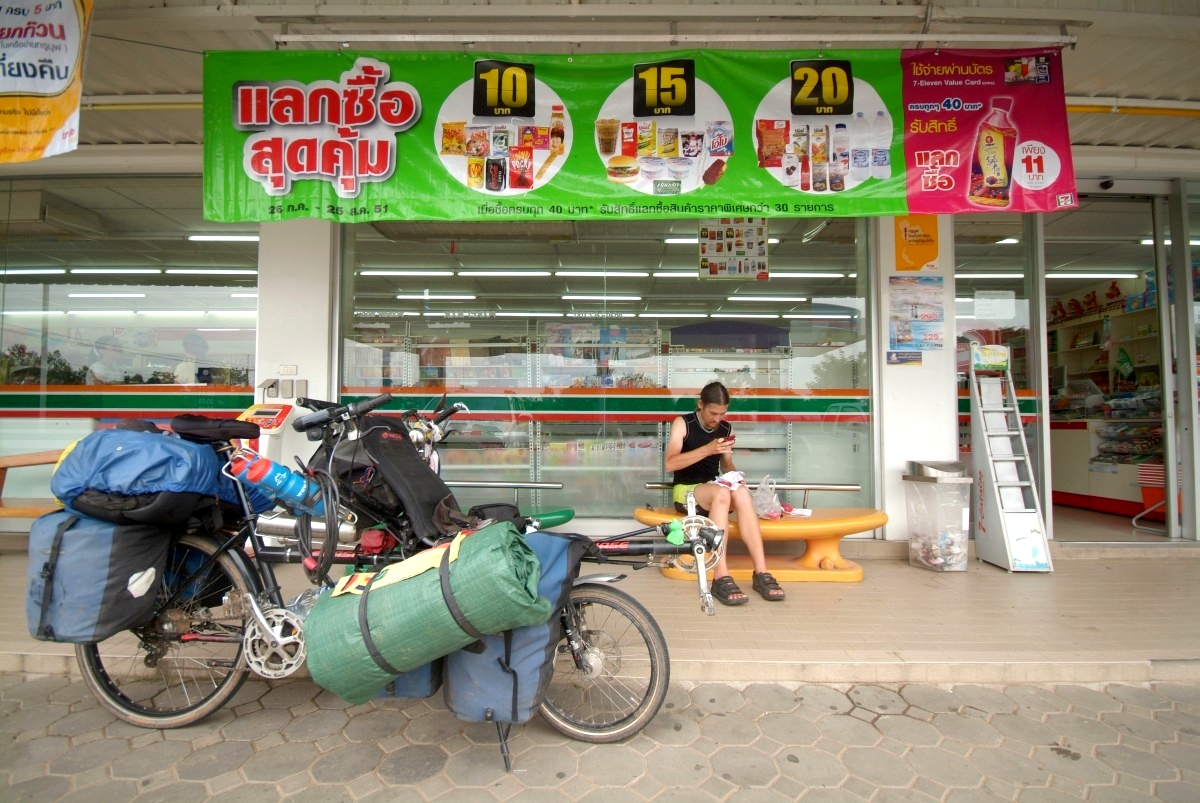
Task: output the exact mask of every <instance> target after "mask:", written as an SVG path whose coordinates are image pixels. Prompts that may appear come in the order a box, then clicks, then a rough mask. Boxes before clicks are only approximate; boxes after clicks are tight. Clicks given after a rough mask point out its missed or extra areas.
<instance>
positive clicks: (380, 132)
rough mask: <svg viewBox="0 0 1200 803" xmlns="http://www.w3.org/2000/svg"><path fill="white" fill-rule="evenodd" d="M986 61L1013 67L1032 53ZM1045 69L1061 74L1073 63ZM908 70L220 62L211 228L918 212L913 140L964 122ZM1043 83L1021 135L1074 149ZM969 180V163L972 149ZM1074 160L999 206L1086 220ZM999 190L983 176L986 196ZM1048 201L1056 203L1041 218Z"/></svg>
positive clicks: (869, 58) (943, 207) (208, 160)
mask: <svg viewBox="0 0 1200 803" xmlns="http://www.w3.org/2000/svg"><path fill="white" fill-rule="evenodd" d="M988 53H990V54H992V55H991V56H989V59H991V60H999V61H1000V62H1002V63H1004V64H1007V63H1008V61H1010V60H1011V59H1015V58H1019V57H1021V55H1022V53H1026V52H1025V51H1022V53H1018V54H1011V53H1010V54H998V53H995V52H994V51H988ZM1027 54H1028V55H1029V57H1030V58H1039V59H1046V60H1047V64H1049V65H1052V67H1053V70H1052V72H1054V73H1056V74H1057V72H1058V69H1057V68H1058V65H1059V57H1058V52H1057V51H1054V50H1039V51H1028V52H1027ZM903 63H907V62H906V61H905V60H904V59H902V54H901V52H900V51H894V50H893V51H888V50H870V51H836V52H835V51H824V52H812V53H787V52H777V51H776V52H761V51H716V52H704V51H696V52H692V51H686V52H685V51H670V52H659V53H639V54H587V55H578V54H577V55H570V56H567V55H505V54H478V53H471V54H466V53H461V52H460V53H392V52H387V53H362V52H358V53H347V52H340V53H339V52H311V51H309V52H283V53H280V52H269V53H264V52H246V51H239V52H212V53H208V54H206V55H205V72H204V115H205V131H204V151H205V167H204V180H205V194H204V201H205V217H206V218H207V219H209V220H217V221H229V222H233V221H270V220H285V219H290V218H306V217H316V218H324V219H327V220H334V221H339V222H364V221H372V220H396V219H405V220H461V221H471V220H531V219H539V220H546V219H559V220H566V219H571V220H581V219H592V220H611V219H630V218H724V217H731V216H735V217H808V216H816V217H857V216H870V215H900V214H905V213H907V212H908V211H909V209H910V204H911V203H912V202H913V201H914V200H915V199H914V198H913V188H912V187H911V186H910V183H909V180H908V178H907V176H906V172H907V171H906V164H905V160H906V158H907V157H906V153H907V143H908V139H909V138H910V137H912V136H914V134H913V133H912V132H913V131H914V130H918V129H919V130H922V131H923V130H925V129H926V128H936V127H938V126H940V127H942V128H948V127H949V124H948V123H945V122H942V123H938V124H937V125H934V123H931V122H929V121H930V118H931V117H932V115H933V112H932V111H931V110H929V109H928V108H926V106H925V105H923V104H927V103H930V102H932V101H913V102H912V104H915V106H916V109H917V110H916V111H914V112H912V113H911V114H910V112H909V111H908V109H909V105H911V104H909V101H908V99H907V97H906V93H907V91H908V90H907V87H908V86H909V85H910V84H915V83H916V79H915V76H912V75H908V74H907V73H903V72H902V64H903ZM989 63H990V62H989ZM1036 86H1037V87H1038V88H1039V94H1038V97H1039V98H1040V97H1042V93H1046V95H1047V96H1046V99H1045V103H1044V104H1041V106H1040V107H1041V111H1040V112H1039V114H1040V115H1041V116H1040V117H1039V118H1038V120H1036V121H1033V120H1023V121H1022V122H1021V123H1020V136H1021V137H1022V138H1023V139H1022V142H1023V141H1024V139H1029V138H1032V139H1033V140H1034V141H1036V142H1037V143H1046V142H1053V143H1058V142H1060V141H1061V142H1064V143H1065V142H1066V141H1067V140H1066V137H1067V134H1066V110H1065V106H1064V105H1063V96H1062V84H1061V76H1059V78H1058V81H1057V83H1054V82H1051V83H1050V84H1049V86H1043V85H1040V84H1039V85H1036ZM1055 87H1057V92H1058V95H1057V101H1056V102H1057V107H1056V108H1057V110H1055V106H1054V103H1055V101H1054V99H1053V98H1052V97H1051V94H1052V90H1053V89H1054V88H1055ZM1004 91H1005V92H1006V93H1007V94H1006V97H1009V96H1011V95H1013V94H1014V93H1012V92H1010V91H1009V90H1008V88H1007V87H1005V90H1004ZM979 94H981V95H983V94H986V93H985V92H984V91H983V90H982V89H979ZM972 97H974V96H972ZM975 102H976V101H974V100H972V101H970V103H971V104H972V106H971V108H974V106H973V104H974V103H975ZM1039 103H1040V102H1039ZM1022 104H1023V107H1024V106H1032V104H1030V103H1026V102H1025V101H1022ZM953 105H954V104H953V103H952V104H951V106H953ZM1022 113H1024V112H1022ZM939 114H940V113H939ZM963 114H964V115H965V114H966V112H963ZM1000 122H1003V121H993V124H995V125H999V123H1000ZM955 125H956V126H959V125H961V126H967V125H968V122H967V120H966V118H965V117H964V118H963V120H962V122H961V123H960V122H956V123H955ZM988 130H989V131H990V130H991V129H988ZM971 136H972V138H974V137H975V132H974V130H973V131H972V135H971ZM1011 139H1012V140H1013V142H1012V143H1011V144H1012V145H1013V151H1014V153H1017V148H1018V145H1019V143H1018V142H1017V141H1016V140H1017V138H1016V137H1015V136H1014V137H1012V138H1011ZM989 141H990V140H989ZM1004 142H1005V143H1007V142H1008V141H1007V140H1004ZM947 147H948V146H947ZM943 150H945V148H943ZM938 159H939V162H941V161H949V159H948V157H946V156H945V155H943V156H939V157H938ZM955 163H956V164H966V165H967V166H968V168H969V167H970V165H971V159H970V158H969V154H967V153H966V152H965V151H964V152H963V154H962V155H959V156H958V157H956V162H955ZM988 164H989V166H990V165H991V164H992V163H991V162H988ZM1059 164H1060V165H1061V168H1060V169H1059V171H1058V174H1057V175H1056V177H1055V180H1053V181H1049V180H1048V179H1044V181H1045V186H1044V187H1043V188H1042V189H1044V190H1045V192H1043V193H1034V192H1032V191H1024V192H1013V191H1009V193H1008V196H1007V197H1008V199H1009V205H1008V206H1007V207H1003V208H1008V209H1011V210H1012V211H1043V209H1044V208H1055V209H1057V208H1065V207H1069V206H1073V205H1074V203H1075V200H1074V177H1073V175H1072V173H1071V170H1070V156H1069V149H1068V150H1067V152H1066V159H1065V161H1063V160H1062V158H1061V157H1060V161H1059ZM994 172H995V171H993V173H994ZM1009 174H1011V171H1009ZM1009 174H1005V175H1009ZM998 181H999V179H998V178H997V176H996V175H992V174H989V176H988V177H986V178H985V182H986V183H987V188H988V189H989V190H995V189H996V187H998V186H999V184H998ZM943 183H944V182H943ZM934 184H935V185H936V184H937V182H934ZM968 185H969V181H968V182H965V183H962V184H960V185H959V186H960V187H961V191H960V193H959V195H961V196H962V198H949V197H932V196H930V195H929V194H926V195H922V196H920V197H919V200H920V202H921V203H922V204H924V205H923V206H921V207H920V208H921V209H922V211H927V212H937V211H959V210H958V207H959V206H961V205H962V204H963V203H966V204H971V203H972V201H971V200H970V198H969V197H968V195H967V192H968ZM951 189H953V188H951ZM1047 193H1048V194H1049V195H1047ZM943 194H945V191H943ZM993 194H995V193H993ZM1068 196H1069V198H1068ZM1046 197H1050V198H1051V200H1052V201H1053V202H1054V203H1055V204H1056V205H1055V206H1053V207H1043V206H1042V205H1043V204H1045V202H1046ZM964 199H966V200H964ZM931 205H932V206H933V207H939V205H940V207H939V208H930V206H931ZM976 206H977V207H978V210H980V211H994V210H995V209H996V208H998V207H997V205H995V204H992V203H988V204H986V205H983V204H977V205H976Z"/></svg>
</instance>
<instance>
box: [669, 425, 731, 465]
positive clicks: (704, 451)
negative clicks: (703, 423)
mask: <svg viewBox="0 0 1200 803" xmlns="http://www.w3.org/2000/svg"><path fill="white" fill-rule="evenodd" d="M686 434H687V424H685V423H683V418H676V419H675V420H674V421H672V422H671V437H670V439H668V441H667V453H666V459H665V460H664V461H663V468H665V469H666V471H667V472H668V473H674V472H676V471H679V470H680V469H684V468H687V467H688V466H690V465H692V464H693V463H695V462H697V461H699V460H702V459H704V458H705V457H708V456H710V455H714V454H720V453H723V455H722V458H721V461H722V464H724V462H725V461H726V460H732V458H730V457H729V452H730V451H731V450H732V449H733V444H732V442H730V443H725V442H723V441H721V440H720V439H717V440H711V441H709V442H708V443H706V444H704V445H703V446H698V447H696V448H695V449H692V450H691V451H690V452H685V451H683V436H684V435H686Z"/></svg>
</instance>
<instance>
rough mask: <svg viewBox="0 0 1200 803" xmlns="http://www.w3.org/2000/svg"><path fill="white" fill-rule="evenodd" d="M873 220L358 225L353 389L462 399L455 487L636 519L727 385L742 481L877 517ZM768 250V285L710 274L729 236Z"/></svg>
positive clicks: (347, 378) (471, 498)
mask: <svg viewBox="0 0 1200 803" xmlns="http://www.w3.org/2000/svg"><path fill="white" fill-rule="evenodd" d="M758 227H761V230H760V229H759V228H758ZM865 227H866V226H865V221H857V220H769V221H761V222H756V221H752V220H745V221H742V220H737V219H735V220H729V221H725V222H722V223H721V224H720V229H721V231H720V234H721V237H720V239H719V240H718V239H717V238H716V237H715V234H716V229H717V223H716V222H705V221H699V222H698V221H694V220H693V221H627V222H620V223H601V222H571V221H564V222H542V223H538V222H531V223H513V224H502V225H496V224H471V223H463V224H425V223H392V224H374V225H371V226H361V227H356V228H355V237H354V244H353V248H352V251H353V254H354V257H353V264H354V270H353V275H352V276H351V277H348V279H347V282H348V286H347V288H346V293H345V296H346V297H347V298H348V299H352V303H351V307H352V309H351V310H350V312H349V314H348V315H346V316H345V320H346V324H345V328H344V333H343V336H344V340H343V346H344V352H343V357H342V365H343V392H344V393H346V394H349V395H367V394H372V393H377V392H379V391H380V390H388V391H390V392H391V393H393V395H397V396H399V397H401V399H402V400H403V401H402V404H403V405H405V406H412V407H418V408H424V409H430V408H432V407H433V406H435V405H436V404H437V403H438V401H439V400H440V399H441V397H442V396H443V395H445V396H446V398H447V399H448V400H449V401H452V402H453V401H459V402H463V403H464V404H466V405H467V406H468V407H469V408H470V410H471V412H470V414H469V415H463V416H461V417H460V418H459V422H458V423H457V425H456V427H455V429H456V430H457V431H456V433H455V434H454V435H453V436H452V437H451V438H450V439H449V440H448V441H447V442H446V443H445V445H444V447H443V451H442V465H443V475H444V476H445V477H446V478H447V479H448V480H451V481H456V480H483V479H486V480H492V481H497V482H502V483H503V482H506V483H513V482H534V481H536V482H550V483H562V485H563V489H562V490H561V491H539V492H537V493H536V494H526V495H523V496H520V497H518V498H519V500H520V501H521V503H522V504H529V503H530V501H531V496H532V499H533V500H535V502H536V505H537V506H540V507H547V506H558V505H569V506H571V507H573V508H575V510H576V511H577V514H578V515H580V516H581V517H616V516H620V517H625V516H628V514H629V512H630V511H631V510H632V509H633V508H634V507H636V506H639V505H644V504H646V503H647V502H654V503H656V504H661V503H662V502H664V501H665V497H663V498H662V499H660V498H659V496H660V495H659V493H658V492H651V491H647V490H646V489H645V487H644V486H645V483H646V482H650V481H658V480H661V479H664V475H663V470H662V459H663V458H662V449H663V445H664V443H665V439H666V435H667V431H668V429H669V424H670V421H671V419H672V418H673V417H674V416H676V415H679V414H681V413H685V412H688V411H690V410H691V409H692V408H693V407H694V405H695V401H696V397H697V394H698V393H699V390H700V388H701V387H702V386H703V385H704V384H706V383H707V382H709V381H713V380H718V381H721V382H722V383H724V384H725V385H726V386H727V387H728V388H729V390H730V393H731V396H732V403H731V406H730V413H731V416H732V417H733V421H734V425H735V427H736V428H737V431H738V436H739V437H738V447H739V449H738V453H737V454H735V460H736V462H737V464H738V467H739V468H740V469H741V470H743V471H744V472H745V473H746V474H747V476H748V478H749V479H750V480H751V481H753V482H757V481H759V480H761V479H762V477H763V476H764V475H768V474H769V475H770V476H771V477H772V478H773V479H775V480H777V481H783V480H792V481H794V482H810V483H817V482H825V483H858V484H860V485H862V487H863V490H862V491H861V492H859V493H857V494H845V493H842V494H837V495H836V496H833V495H832V494H831V495H830V497H829V498H824V499H822V498H818V497H820V496H821V495H820V494H815V495H814V496H813V497H812V498H811V499H810V504H813V505H816V504H826V505H842V506H845V505H855V504H863V505H867V504H870V503H871V502H870V500H871V499H872V496H873V489H872V487H871V465H872V462H871V459H870V453H871V449H870V443H871V439H870V431H871V430H870V424H871V410H870V395H869V394H870V382H869V377H870V364H869V353H870V349H869V348H868V341H867V333H868V332H869V331H870V326H869V321H868V320H867V310H868V309H869V306H868V304H867V299H866V287H867V284H868V283H867V278H866V277H867V269H866V266H865V262H864V257H863V256H862V255H863V254H865V248H863V247H862V240H863V234H862V232H863V231H864V230H865ZM760 236H761V239H762V240H763V241H764V243H763V245H764V246H765V249H764V250H765V252H766V254H767V256H766V260H765V263H766V265H767V270H766V272H765V273H766V275H767V276H768V277H769V278H765V279H762V280H760V279H759V278H758V277H757V275H756V274H748V275H742V276H740V277H739V276H737V275H736V273H735V275H734V276H723V277H718V276H714V275H713V273H712V272H710V271H709V270H707V269H706V266H707V263H708V260H709V257H710V256H713V255H715V254H716V253H717V246H716V243H717V242H720V251H721V253H722V254H724V253H725V252H726V248H727V247H728V248H729V249H732V250H733V251H734V253H735V255H736V253H737V252H738V251H740V250H742V249H743V248H746V247H747V246H748V245H750V244H751V243H752V242H753V241H755V240H756V239H757V238H759V237H760ZM739 240H740V241H741V243H742V244H741V245H739ZM456 493H457V495H458V496H459V498H460V502H462V503H463V504H472V503H475V502H482V501H489V500H494V499H495V498H496V491H494V490H488V489H484V490H480V489H469V488H468V489H460V490H459V491H457V492H456ZM794 499H795V501H794V502H793V504H795V505H797V506H799V505H800V495H799V494H798V493H797V494H795V497H794Z"/></svg>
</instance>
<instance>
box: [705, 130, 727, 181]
mask: <svg viewBox="0 0 1200 803" xmlns="http://www.w3.org/2000/svg"><path fill="white" fill-rule="evenodd" d="M705 136H706V138H707V139H708V155H709V156H733V126H732V125H730V124H729V121H728V120H711V121H709V123H708V130H707V131H706V132H705ZM722 170H724V168H722Z"/></svg>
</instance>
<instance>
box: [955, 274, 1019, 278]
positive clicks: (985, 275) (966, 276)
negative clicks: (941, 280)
mask: <svg viewBox="0 0 1200 803" xmlns="http://www.w3.org/2000/svg"><path fill="white" fill-rule="evenodd" d="M954 278H955V279H1024V278H1025V274H1023V273H956V274H954Z"/></svg>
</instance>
